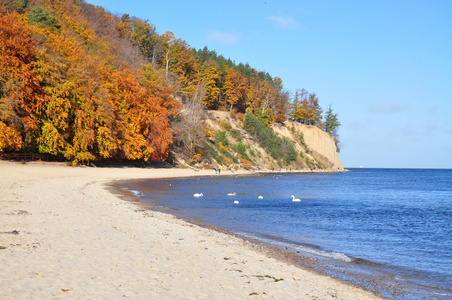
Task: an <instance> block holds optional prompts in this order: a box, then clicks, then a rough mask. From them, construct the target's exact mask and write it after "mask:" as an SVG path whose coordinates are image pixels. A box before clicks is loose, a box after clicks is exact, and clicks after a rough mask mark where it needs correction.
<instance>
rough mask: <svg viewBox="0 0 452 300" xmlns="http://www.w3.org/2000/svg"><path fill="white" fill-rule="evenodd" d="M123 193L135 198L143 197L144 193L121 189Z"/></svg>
mask: <svg viewBox="0 0 452 300" xmlns="http://www.w3.org/2000/svg"><path fill="white" fill-rule="evenodd" d="M123 190H124V191H126V192H129V193H131V194H132V195H134V196H136V197H143V196H144V193H142V192H140V191H137V190H131V189H128V188H123Z"/></svg>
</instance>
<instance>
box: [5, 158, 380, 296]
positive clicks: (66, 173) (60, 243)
mask: <svg viewBox="0 0 452 300" xmlns="http://www.w3.org/2000/svg"><path fill="white" fill-rule="evenodd" d="M212 173H213V171H211V170H204V171H199V172H194V171H193V170H184V169H137V168H83V167H78V168H73V167H67V166H65V165H63V164H49V163H46V164H44V163H27V164H20V163H13V162H4V161H0V268H1V269H0V299H127V298H131V299H347V300H348V299H380V298H379V297H377V296H374V295H373V294H372V293H370V292H367V291H364V290H361V289H360V288H357V287H353V286H350V285H348V284H346V283H343V282H340V281H338V280H335V279H332V278H330V277H327V276H323V275H318V274H316V273H314V272H310V271H306V270H303V269H300V268H297V267H295V266H292V265H290V264H288V263H285V262H283V261H278V260H276V259H274V258H271V257H268V256H267V255H266V254H264V253H262V252H259V251H256V250H253V248H252V247H250V245H249V244H248V243H247V242H245V241H243V240H241V239H239V238H236V237H233V236H231V235H227V234H224V233H220V232H217V231H214V230H210V229H206V228H201V227H198V226H195V225H192V224H190V223H187V222H185V221H183V220H181V219H177V218H175V217H173V216H171V215H167V214H163V213H159V212H154V211H149V210H144V209H143V208H142V207H140V206H137V205H135V204H134V203H132V202H130V201H125V200H122V199H120V198H119V197H117V196H116V195H113V194H112V193H110V192H109V191H108V190H107V189H106V188H105V186H104V185H105V184H106V183H108V182H110V181H112V180H120V179H133V178H161V177H182V176H194V175H198V176H202V175H212ZM281 279H282V280H281Z"/></svg>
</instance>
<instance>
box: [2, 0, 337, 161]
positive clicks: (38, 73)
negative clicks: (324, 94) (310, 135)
mask: <svg viewBox="0 0 452 300" xmlns="http://www.w3.org/2000/svg"><path fill="white" fill-rule="evenodd" d="M206 110H223V111H228V112H230V113H231V115H232V116H236V117H239V118H242V119H244V118H245V116H246V115H253V116H255V118H256V119H257V120H259V122H261V123H262V124H263V125H264V126H265V127H270V126H271V124H273V123H283V122H284V121H285V120H287V119H291V120H294V121H297V122H301V123H303V124H307V125H314V126H317V127H319V128H321V129H323V130H325V131H327V132H329V133H330V134H332V135H333V136H334V137H335V138H336V140H338V135H337V128H338V127H339V126H340V122H339V120H338V117H337V113H334V111H333V110H332V108H331V106H329V108H328V110H326V111H325V112H324V111H323V109H322V108H321V107H320V105H319V98H318V96H317V95H316V94H315V93H309V92H308V91H306V90H305V89H299V90H297V91H295V93H294V95H292V94H291V92H289V91H287V90H286V89H285V88H284V85H283V82H282V80H281V78H279V77H272V76H271V75H270V74H268V73H267V72H263V71H258V70H256V69H254V68H252V67H251V66H249V64H247V63H246V64H243V63H238V64H237V63H235V61H233V60H231V59H226V58H225V57H223V56H222V55H218V54H217V53H216V52H215V51H213V50H209V49H208V48H207V47H204V48H203V49H192V48H191V47H190V45H189V44H188V43H187V42H186V41H185V40H183V39H181V38H176V37H175V36H174V34H173V33H171V32H165V33H162V34H160V33H158V31H157V28H156V27H155V26H154V25H153V24H152V23H151V22H150V21H149V20H142V19H140V18H137V17H131V16H129V15H128V14H123V15H114V14H112V13H110V12H108V11H107V10H105V9H104V8H103V7H101V6H94V5H91V4H88V3H86V2H84V1H83V0H0V152H24V153H43V154H51V155H62V156H64V157H65V159H66V160H68V161H71V162H72V163H73V164H74V165H76V164H78V163H85V162H89V161H96V160H100V159H110V158H115V159H125V160H144V161H164V160H166V159H167V158H168V156H169V154H170V152H171V151H178V150H177V149H179V150H181V151H183V152H184V153H185V154H186V155H187V156H190V157H200V156H202V155H203V154H204V153H203V151H205V149H206V147H203V143H205V142H206V141H207V140H209V137H210V136H212V135H213V134H212V133H210V132H209V129H208V128H205V127H203V126H202V125H201V123H200V121H199V119H200V118H199V116H197V115H196V114H197V112H199V111H206ZM209 135H210V136H209Z"/></svg>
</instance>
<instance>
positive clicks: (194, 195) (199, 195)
mask: <svg viewBox="0 0 452 300" xmlns="http://www.w3.org/2000/svg"><path fill="white" fill-rule="evenodd" d="M202 196H204V195H203V194H202V193H196V194H193V197H196V198H198V197H202Z"/></svg>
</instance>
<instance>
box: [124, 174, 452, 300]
mask: <svg viewBox="0 0 452 300" xmlns="http://www.w3.org/2000/svg"><path fill="white" fill-rule="evenodd" d="M116 188H118V189H120V190H121V192H122V193H123V194H126V195H127V194H128V195H133V196H134V197H138V198H139V201H142V202H146V203H149V204H150V205H151V206H152V207H153V208H154V209H156V210H158V211H162V212H165V213H169V214H173V215H176V216H178V217H181V218H185V219H188V220H191V221H194V222H197V223H201V224H206V225H209V226H212V227H215V228H221V229H222V230H225V231H227V232H230V233H231V234H235V235H238V236H240V237H242V238H244V239H248V240H250V241H253V242H256V243H261V244H265V245H267V246H268V247H272V248H274V249H277V250H278V251H284V252H286V253H289V254H290V255H291V256H292V258H293V260H292V261H294V262H297V261H298V262H307V263H305V265H304V267H308V268H311V269H314V270H315V271H318V272H320V273H324V274H326V275H329V276H332V277H336V278H339V279H341V280H344V281H348V282H350V283H352V284H355V285H359V286H362V287H364V288H366V289H368V290H371V291H373V292H375V293H378V294H380V295H382V296H384V297H387V298H392V299H452V170H443V169H364V168H359V169H349V172H343V173H293V172H290V171H289V172H282V173H278V174H275V173H272V174H259V175H253V176H242V175H239V176H238V175H234V174H232V173H231V174H230V176H216V175H215V172H214V171H213V170H212V176H210V177H199V178H179V179H177V178H176V179H159V180H138V181H124V182H120V183H119V184H118V185H117V186H116ZM195 193H202V194H203V196H201V197H194V196H193V195H194V194H195ZM228 194H229V195H228ZM231 194H232V195H231ZM292 196H294V197H295V198H297V199H300V201H299V202H294V201H292V199H293V198H294V197H292Z"/></svg>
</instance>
